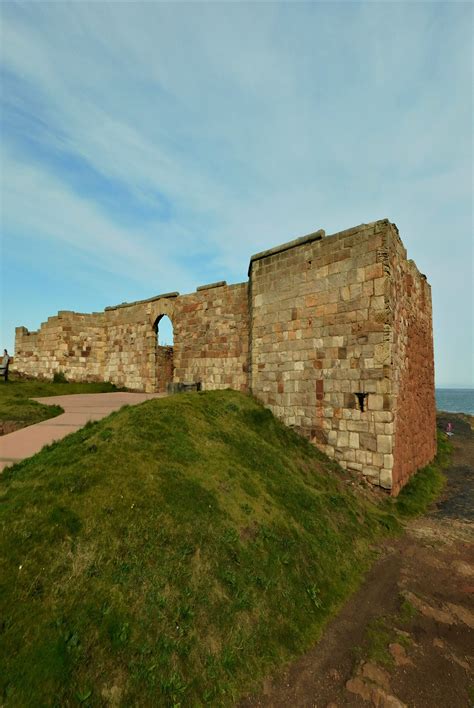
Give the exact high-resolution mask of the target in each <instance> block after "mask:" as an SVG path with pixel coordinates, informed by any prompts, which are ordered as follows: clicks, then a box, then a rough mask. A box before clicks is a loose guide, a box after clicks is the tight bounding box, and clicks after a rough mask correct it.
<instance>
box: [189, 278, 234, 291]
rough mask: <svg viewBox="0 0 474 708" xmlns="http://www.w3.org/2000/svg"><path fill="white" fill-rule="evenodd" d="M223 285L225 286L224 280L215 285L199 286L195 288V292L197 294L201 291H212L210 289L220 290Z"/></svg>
mask: <svg viewBox="0 0 474 708" xmlns="http://www.w3.org/2000/svg"><path fill="white" fill-rule="evenodd" d="M224 285H227V281H226V280H218V281H217V282H216V283H208V284H207V285H199V287H197V288H196V292H197V293H199V292H200V291H201V290H212V288H222V287H223V286H224Z"/></svg>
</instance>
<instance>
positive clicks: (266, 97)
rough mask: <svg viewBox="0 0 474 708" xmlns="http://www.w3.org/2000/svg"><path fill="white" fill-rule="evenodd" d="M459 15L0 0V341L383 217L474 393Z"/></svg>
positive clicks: (238, 269) (368, 6)
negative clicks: (64, 314) (62, 315)
mask: <svg viewBox="0 0 474 708" xmlns="http://www.w3.org/2000/svg"><path fill="white" fill-rule="evenodd" d="M472 21H473V8H472V5H471V4H470V3H463V2H447V3H443V2H407V3H404V2H395V3H392V2H382V1H380V2H369V3H360V2H344V3H343V2H328V3H323V2H321V3H319V2H311V3H304V2H286V3H284V2H279V3H271V2H259V3H231V2H217V3H212V2H208V3H198V2H193V3H184V2H183V3H181V2H170V3H158V2H148V3H141V2H127V3H121V2H115V3H112V2H62V3H49V2H35V3H33V2H28V3H25V2H22V3H17V2H3V3H1V5H0V22H1V24H0V44H1V63H0V104H1V137H2V141H1V142H2V149H1V154H0V181H1V183H0V200H1V203H0V208H1V210H0V226H1V254H0V255H1V301H0V310H1V312H0V314H1V329H0V335H1V336H0V340H1V341H0V345H1V347H2V348H3V347H5V346H6V347H8V348H9V350H10V351H11V352H12V351H13V349H14V329H15V327H16V326H20V325H23V326H26V327H28V329H30V330H36V329H37V328H38V327H39V325H40V324H41V322H43V321H45V320H46V319H47V317H49V316H51V315H54V314H56V312H57V311H58V310H75V311H77V312H91V311H98V310H102V309H103V308H104V307H106V306H108V305H114V304H118V303H120V302H124V301H133V300H137V299H141V298H148V297H151V296H153V295H156V294H159V293H165V292H170V291H175V290H177V291H179V292H181V293H185V292H192V291H193V290H194V289H195V288H196V287H197V286H198V285H201V284H203V283H209V282H213V281H216V280H227V281H228V282H229V283H232V282H243V281H245V280H246V279H247V267H248V262H249V258H250V255H251V254H252V253H255V252H257V251H261V250H264V249H266V248H271V247H273V246H275V245H277V244H279V243H282V242H285V241H288V240H290V239H292V238H296V237H298V236H301V235H303V234H306V233H309V232H312V231H315V230H317V229H319V228H323V229H325V231H326V233H327V234H331V233H334V232H336V231H340V230H342V229H345V228H350V227H351V226H355V225H358V224H360V223H367V222H371V221H375V220H377V219H383V218H389V219H390V220H391V221H392V222H394V223H396V224H397V226H398V228H399V230H400V235H401V237H402V240H403V242H404V244H405V247H406V248H407V251H408V257H409V258H413V259H414V260H415V262H416V263H417V265H418V268H419V270H420V271H421V272H422V273H425V274H426V275H427V277H428V281H429V282H430V284H431V286H432V292H433V312H434V340H435V364H436V383H437V385H438V386H466V387H473V386H474V373H473V366H474V363H473V362H474V354H473V330H474V327H473V325H474V322H473V309H474V302H473V301H474V297H473V284H472V282H473V277H472V276H473V270H474V265H473V240H472V233H473V203H472V195H473V169H472V168H473V160H472V158H473V141H472V138H473V133H472V125H473V90H472V78H473V77H472Z"/></svg>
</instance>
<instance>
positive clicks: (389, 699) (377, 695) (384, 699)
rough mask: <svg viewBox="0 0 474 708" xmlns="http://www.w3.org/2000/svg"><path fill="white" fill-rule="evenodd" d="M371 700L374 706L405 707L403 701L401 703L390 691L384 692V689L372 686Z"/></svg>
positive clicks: (378, 707)
mask: <svg viewBox="0 0 474 708" xmlns="http://www.w3.org/2000/svg"><path fill="white" fill-rule="evenodd" d="M371 700H372V703H373V705H374V706H376V708H407V705H406V704H405V703H402V701H400V700H399V699H398V698H397V697H396V696H392V694H391V693H385V691H384V690H382V689H381V688H378V687H374V689H373V690H372V696H371Z"/></svg>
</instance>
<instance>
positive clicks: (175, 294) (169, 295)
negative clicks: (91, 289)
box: [104, 291, 179, 312]
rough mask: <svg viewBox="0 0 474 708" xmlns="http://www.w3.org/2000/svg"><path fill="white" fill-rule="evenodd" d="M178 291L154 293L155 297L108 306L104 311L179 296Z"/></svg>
mask: <svg viewBox="0 0 474 708" xmlns="http://www.w3.org/2000/svg"><path fill="white" fill-rule="evenodd" d="M178 295H179V293H178V292H176V291H175V292H172V293H162V294H161V295H154V296H153V297H148V298H146V300H135V301H134V302H122V303H120V305H110V306H109V307H106V308H105V310H104V312H109V311H110V310H119V309H120V308H122V307H132V305H143V304H145V303H147V302H154V301H155V300H161V299H163V298H169V297H178Z"/></svg>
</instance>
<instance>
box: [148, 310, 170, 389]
mask: <svg viewBox="0 0 474 708" xmlns="http://www.w3.org/2000/svg"><path fill="white" fill-rule="evenodd" d="M173 316H174V303H173V302H170V301H169V300H159V301H158V302H156V303H153V306H152V308H151V312H150V322H151V324H152V327H153V332H154V335H155V381H156V386H155V390H156V392H157V393H166V392H167V390H168V384H170V383H172V382H173V378H174V346H173V345H169V344H162V343H160V341H159V327H160V321H161V320H162V319H163V317H167V318H168V319H169V321H170V322H171V326H172V328H173V333H174V322H173Z"/></svg>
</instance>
